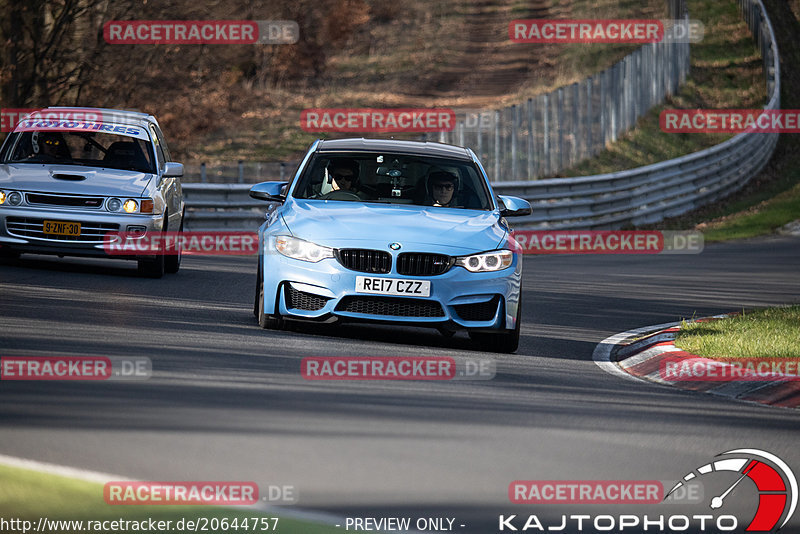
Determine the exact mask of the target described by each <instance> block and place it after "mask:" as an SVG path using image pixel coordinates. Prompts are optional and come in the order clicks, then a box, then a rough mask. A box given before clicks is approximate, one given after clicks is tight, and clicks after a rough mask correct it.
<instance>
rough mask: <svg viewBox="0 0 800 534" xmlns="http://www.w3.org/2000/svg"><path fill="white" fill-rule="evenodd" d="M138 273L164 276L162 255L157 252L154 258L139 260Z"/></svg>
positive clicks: (155, 276)
mask: <svg viewBox="0 0 800 534" xmlns="http://www.w3.org/2000/svg"><path fill="white" fill-rule="evenodd" d="M139 274H140V275H142V276H146V277H147V278H161V277H163V276H164V255H163V254H159V255H157V256H156V258H155V259H154V260H139Z"/></svg>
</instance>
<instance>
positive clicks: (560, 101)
mask: <svg viewBox="0 0 800 534" xmlns="http://www.w3.org/2000/svg"><path fill="white" fill-rule="evenodd" d="M556 122H558V154H556V157H557V158H558V159H557V161H558V168H557V169H555V171H556V172H559V171H560V170H561V169H563V168H564V88H563V87H559V88H558V90H557V91H556Z"/></svg>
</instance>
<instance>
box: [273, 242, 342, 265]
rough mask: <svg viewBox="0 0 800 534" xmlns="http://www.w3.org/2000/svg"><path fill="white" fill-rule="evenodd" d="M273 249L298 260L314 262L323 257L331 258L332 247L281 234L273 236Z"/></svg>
mask: <svg viewBox="0 0 800 534" xmlns="http://www.w3.org/2000/svg"><path fill="white" fill-rule="evenodd" d="M275 249H276V250H277V251H278V252H279V253H281V254H283V255H284V256H286V257H287V258H293V259H295V260H300V261H310V262H312V263H316V262H318V261H320V260H324V259H325V258H333V249H332V248H328V247H322V246H320V245H316V244H314V243H312V242H310V241H304V240H303V239H298V238H296V237H291V236H288V235H281V236H278V237H276V238H275Z"/></svg>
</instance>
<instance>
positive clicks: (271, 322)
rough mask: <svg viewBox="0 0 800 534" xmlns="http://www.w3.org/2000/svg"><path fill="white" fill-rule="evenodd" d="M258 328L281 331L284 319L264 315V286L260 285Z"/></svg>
mask: <svg viewBox="0 0 800 534" xmlns="http://www.w3.org/2000/svg"><path fill="white" fill-rule="evenodd" d="M257 317H258V326H260V327H261V328H263V329H265V330H281V329H282V328H283V318H282V317H281V316H280V315H267V314H266V313H264V284H263V283H261V284H259V291H258V313H257Z"/></svg>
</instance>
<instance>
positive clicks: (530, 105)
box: [526, 98, 534, 180]
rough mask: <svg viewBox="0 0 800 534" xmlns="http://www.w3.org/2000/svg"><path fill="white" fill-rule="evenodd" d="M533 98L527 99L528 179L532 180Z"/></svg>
mask: <svg viewBox="0 0 800 534" xmlns="http://www.w3.org/2000/svg"><path fill="white" fill-rule="evenodd" d="M533 157H534V156H533V99H532V98H529V99H528V159H527V161H526V163H527V164H528V180H533V178H534V174H533Z"/></svg>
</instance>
